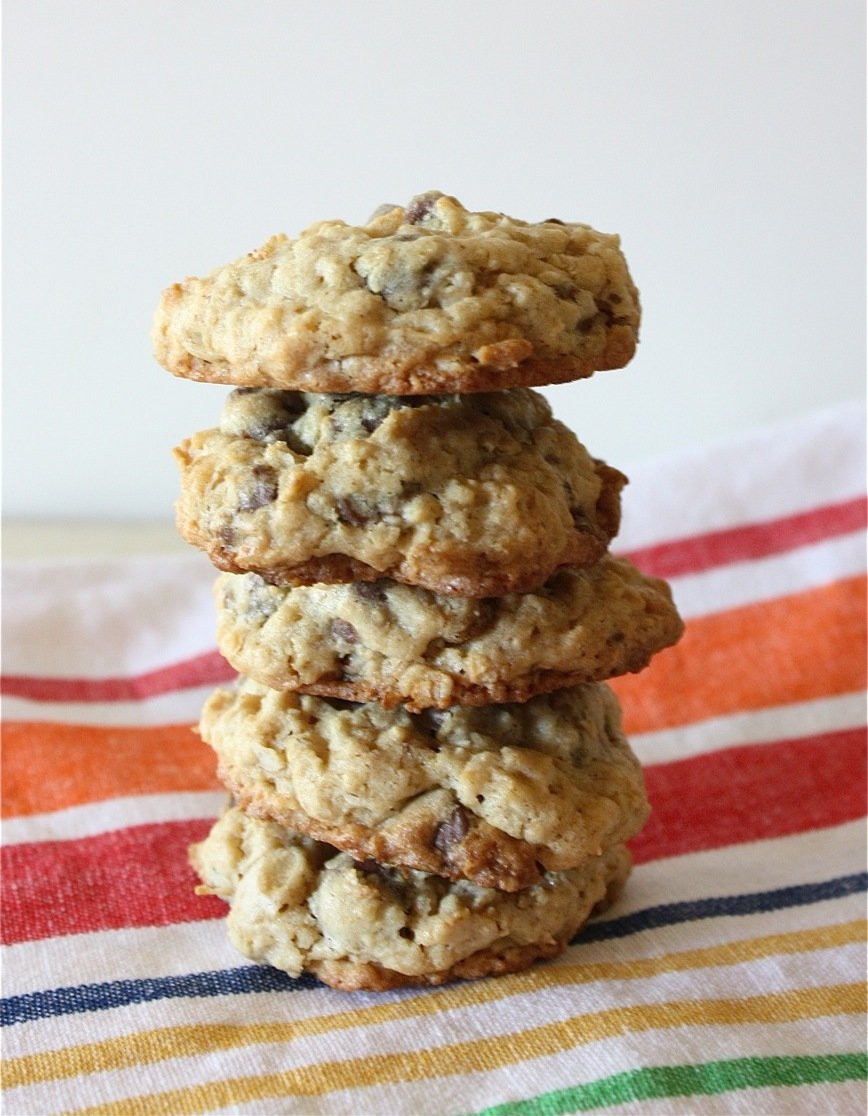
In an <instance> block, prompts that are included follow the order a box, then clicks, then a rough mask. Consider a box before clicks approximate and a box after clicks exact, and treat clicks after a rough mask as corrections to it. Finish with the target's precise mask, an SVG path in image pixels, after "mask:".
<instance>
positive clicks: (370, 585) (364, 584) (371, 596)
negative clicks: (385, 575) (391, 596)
mask: <svg viewBox="0 0 868 1116" xmlns="http://www.w3.org/2000/svg"><path fill="white" fill-rule="evenodd" d="M353 589H354V590H355V592H356V593H357V594H358V596H360V597H361V598H362V600H364V601H376V602H377V603H378V604H382V603H383V602H384V601H385V600H386V590H385V589H384V588H383V586H382V585H381V584H380V583H379V582H378V581H357V582H356V583H355V585H354V586H353Z"/></svg>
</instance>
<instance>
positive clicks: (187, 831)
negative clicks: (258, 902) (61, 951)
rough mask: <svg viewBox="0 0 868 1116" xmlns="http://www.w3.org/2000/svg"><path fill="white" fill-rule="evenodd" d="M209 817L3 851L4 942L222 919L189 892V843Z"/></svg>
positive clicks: (210, 900)
mask: <svg viewBox="0 0 868 1116" xmlns="http://www.w3.org/2000/svg"><path fill="white" fill-rule="evenodd" d="M210 827H211V823H210V822H209V821H207V820H197V821H183V822H169V823H165V824H160V825H139V826H135V827H134V828H130V829H119V830H115V831H113V832H111V833H102V834H100V835H99V836H97V837H84V838H81V839H79V840H77V841H47V842H45V843H40V844H33V845H10V846H9V847H8V848H6V849H4V850H3V928H2V941H3V943H4V944H9V943H12V942H20V941H29V940H32V939H35V938H54V937H58V936H60V935H65V934H83V933H86V932H88V931H94V930H117V929H120V928H121V927H123V926H168V925H171V924H172V923H176V922H189V921H191V920H194V919H203V918H220V917H222V916H223V915H225V913H226V907H225V905H224V904H223V903H221V902H220V901H219V900H217V899H215V898H214V897H213V896H197V895H196V894H195V893H194V890H193V889H194V887H195V886H196V882H197V880H196V878H195V875H194V873H193V870H192V868H190V867H189V865H188V864H187V846H188V845H189V844H190V843H191V842H193V841H198V840H201V839H202V838H203V837H204V836H205V834H206V833H207V832H208V830H209V829H210Z"/></svg>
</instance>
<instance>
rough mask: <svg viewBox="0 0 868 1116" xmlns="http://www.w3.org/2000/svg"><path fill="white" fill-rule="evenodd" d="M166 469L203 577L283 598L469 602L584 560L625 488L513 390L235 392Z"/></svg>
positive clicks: (594, 555) (599, 546)
mask: <svg viewBox="0 0 868 1116" xmlns="http://www.w3.org/2000/svg"><path fill="white" fill-rule="evenodd" d="M175 457H176V460H177V461H178V464H179V466H180V469H181V494H180V498H179V500H178V502H177V504H176V518H177V523H178V528H179V530H180V532H181V534H182V535H183V536H184V538H185V539H187V541H188V542H190V543H192V544H193V545H194V546H198V547H200V548H201V549H203V550H205V551H206V552H207V553H208V556H209V557H210V559H211V561H212V562H213V563H214V565H216V566H217V567H218V568H219V569H223V570H228V571H230V572H232V573H241V572H244V571H247V570H252V571H254V572H256V573H259V574H261V575H262V576H263V577H264V578H265V579H266V580H267V581H269V582H272V583H274V584H286V585H303V584H312V583H316V582H341V581H362V580H365V581H368V580H374V579H376V578H379V577H390V578H394V579H395V580H397V581H403V582H406V583H408V584H411V585H422V586H424V587H425V588H427V589H431V590H433V591H435V592H440V593H455V594H460V595H463V596H472V597H486V596H495V595H498V594H503V593H508V592H514V591H526V590H530V589H533V588H535V587H536V586H538V585H540V584H542V582H544V581H545V580H546V578H548V577H549V576H550V575H551V574H552V573H553V572H554V571H555V570H556V569H557V568H559V567H560V566H565V565H575V566H586V565H590V564H591V563H593V562H595V561H596V560H597V559H598V558H600V557H601V556H602V554H603V553H604V552H605V550H606V548H607V546H608V544H609V542H610V540H611V538H612V537H613V535H614V534H615V533H616V532H617V530H618V525H619V519H620V490H621V487H622V485H623V484H624V482H625V480H626V478H625V477H624V476H623V475H622V474H621V473H619V472H618V470H616V469H613V468H611V467H610V466H608V465H606V464H605V463H603V462H601V461H598V460H596V459H594V458H593V457H591V455H590V454H589V453H588V452H587V450H586V449H585V448H584V446H582V445H581V443H580V442H579V441H578V440H577V439H576V437H575V435H574V434H573V433H572V432H571V431H570V430H568V429H567V427H565V426H564V425H563V423H560V422H558V421H557V420H556V419H554V418H553V417H552V413H551V408H550V407H549V405H548V403H547V401H546V400H545V399H544V398H543V397H542V396H541V395H540V394H539V393H538V392H534V391H530V390H528V389H523V388H518V389H515V390H512V391H501V392H491V393H482V394H476V395H469V396H468V395H448V396H447V395H440V396H383V395H324V394H303V393H300V392H290V391H280V390H274V389H265V388H262V389H257V388H248V389H238V390H236V391H234V392H232V394H231V395H230V396H229V398H228V400H227V401H226V406H225V408H224V411H223V417H222V421H221V423H220V427H219V429H215V430H207V431H203V432H201V433H199V434H194V435H193V436H192V437H191V438H188V439H186V440H185V441H184V442H183V443H182V444H181V445H180V446H179V447H178V449H177V450H176V451H175Z"/></svg>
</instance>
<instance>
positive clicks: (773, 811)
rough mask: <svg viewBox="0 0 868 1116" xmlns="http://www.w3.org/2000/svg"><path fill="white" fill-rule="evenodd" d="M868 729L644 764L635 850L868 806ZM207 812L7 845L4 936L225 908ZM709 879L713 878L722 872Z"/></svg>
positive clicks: (853, 814) (831, 819) (714, 841)
mask: <svg viewBox="0 0 868 1116" xmlns="http://www.w3.org/2000/svg"><path fill="white" fill-rule="evenodd" d="M865 743H866V732H865V730H864V729H858V730H846V731H841V732H832V733H826V734H823V735H817V736H812V737H808V738H805V739H800V740H787V741H782V742H778V743H770V744H760V745H753V746H751V747H739V748H730V749H726V750H724V751H719V752H712V753H710V754H708V755H704V756H696V757H693V758H691V759H685V760H677V761H675V762H673V763H665V764H656V765H651V766H649V767H647V768H646V769H645V770H646V779H647V784H648V792H649V797H650V799H651V804H652V814H651V820H650V821H649V823H648V825H647V827H646V828H645V830H644V831H643V832H642V833H641V834H640V835H639V837H637V838H636V839H635V840H634V841H633V842H632V844H633V849H634V852H635V855H636V859H637V861H640V862H642V861H648V860H655V859H658V858H660V857H667V856H677V855H680V854H684V853H689V852H697V851H700V850H702V849H713V848H720V847H722V846H725V845H731V844H741V843H743V842H746V841H756V840H762V839H766V838H770V837H782V836H786V835H787V834H792V833H802V832H805V831H808V830H811V829H817V828H824V827H827V826H832V825H836V824H840V823H842V822H845V821H851V820H854V819H856V818H859V817H862V816H864V813H865V809H866V800H865V770H864V769H865ZM208 828H209V823H208V822H207V821H204V820H200V821H185V822H170V823H166V824H162V825H146V826H137V827H135V828H131V829H122V830H119V831H117V832H113V833H107V834H101V835H99V836H97V837H87V838H83V839H81V840H77V841H57V842H45V843H38V844H29V845H12V846H9V847H8V848H6V849H4V850H3V879H4V895H3V901H4V902H3V907H4V909H3V915H4V917H3V939H4V941H6V942H18V941H27V940H31V939H36V938H48V937H54V936H58V935H63V934H77V933H84V932H87V931H94V930H109V929H119V928H121V927H125V926H161V925H167V924H169V923H173V922H188V921H192V920H196V919H206V918H219V917H222V916H223V915H225V913H226V907H225V905H224V904H223V903H221V902H219V901H218V900H216V899H215V898H213V897H212V896H207V897H202V896H197V895H195V894H194V891H193V888H194V886H195V880H194V876H193V872H192V870H191V869H190V868H189V866H188V865H187V852H186V850H187V846H188V845H189V844H190V843H191V842H192V841H197V840H200V839H201V838H202V837H204V835H205V834H206V832H207V830H208ZM711 886H713V881H712V884H711Z"/></svg>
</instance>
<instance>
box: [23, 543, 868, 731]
mask: <svg viewBox="0 0 868 1116" xmlns="http://www.w3.org/2000/svg"><path fill="white" fill-rule="evenodd" d="M865 567H866V561H865V532H864V531H855V532H851V533H850V534H847V535H842V536H840V537H838V538H835V539H827V540H824V541H823V542H820V543H814V544H812V545H810V546H805V547H799V548H797V549H795V550H791V551H787V552H786V553H784V554H779V555H773V556H771V557H769V558H762V559H757V560H754V561H751V562H738V563H734V564H732V565H728V566H721V567H718V568H715V569H712V570H708V571H706V572H704V573H700V574H686V575H682V576H679V577H675V578H672V579H670V584H671V586H672V591H673V595H674V597H675V602H676V604H677V605H678V608H679V611H680V612H681V614H682V616H683V617H684V618H685V619H686V620H687V619H691V618H694V617H698V616H706V615H709V614H716V613H721V612H725V611H727V610H728V609H732V608H739V607H743V606H745V605H750V604H756V603H758V602H760V601H764V600H772V599H776V598H779V597H783V596H788V595H793V594H797V593H802V592H805V591H807V590H810V589H813V588H816V587H818V586H822V585H825V584H827V583H829V582H831V581H835V580H837V579H839V578H846V577H855V576H859V575H861V574H864V572H865ZM209 623H210V621H209ZM167 646H168V644H167ZM208 650H210V651H213V650H214V648H213V645H212V646H209V648H208ZM176 661H177V660H176ZM44 673H45V672H44V671H42V672H40V675H43V674H44ZM227 684H229V683H221V684H220V685H227ZM215 688H217V684H215V685H210V684H209V685H207V686H200V687H196V688H195V689H188V690H177V691H173V692H172V693H169V694H161V695H158V696H156V697H152V698H147V699H144V700H142V701H123V702H63V703H58V702H50V701H34V700H31V699H25V698H17V697H4V698H3V706H2V708H3V717H4V719H5V720H9V721H48V722H52V723H58V722H59V723H70V724H115V725H129V724H179V723H184V722H190V723H191V724H193V723H195V722H196V721H198V717H199V711H200V710H201V707H202V704H203V703H204V701H205V700H206V699H207V697H208V696H209V695H210V694H211V693H212V692H213V690H214V689H215Z"/></svg>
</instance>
